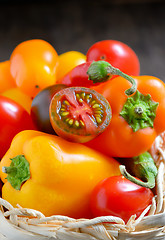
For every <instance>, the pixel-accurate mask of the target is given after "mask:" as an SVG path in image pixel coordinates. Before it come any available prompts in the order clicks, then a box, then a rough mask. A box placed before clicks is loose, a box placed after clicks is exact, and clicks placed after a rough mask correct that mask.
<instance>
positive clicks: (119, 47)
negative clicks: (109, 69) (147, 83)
mask: <svg viewBox="0 0 165 240" xmlns="http://www.w3.org/2000/svg"><path fill="white" fill-rule="evenodd" d="M99 60H105V61H107V62H109V63H110V64H112V66H113V67H116V68H119V69H120V70H121V71H122V72H124V73H126V74H128V75H134V76H137V75H139V72H140V63H139V59H138V57H137V55H136V53H135V52H134V51H133V50H132V49H131V48H130V47H129V46H128V45H126V44H124V43H122V42H120V41H116V40H103V41H100V42H96V43H95V44H93V45H92V46H91V47H90V48H89V49H88V52H87V61H99Z"/></svg>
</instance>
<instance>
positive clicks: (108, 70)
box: [87, 61, 137, 96]
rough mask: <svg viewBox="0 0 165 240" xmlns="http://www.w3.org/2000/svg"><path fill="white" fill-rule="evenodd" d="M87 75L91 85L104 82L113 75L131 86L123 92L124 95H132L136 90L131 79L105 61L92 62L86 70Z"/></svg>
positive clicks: (134, 83) (135, 85)
mask: <svg viewBox="0 0 165 240" xmlns="http://www.w3.org/2000/svg"><path fill="white" fill-rule="evenodd" d="M87 74H88V76H89V80H92V81H93V83H98V82H105V81H107V80H109V79H110V78H111V77H112V76H113V75H119V76H121V77H123V78H125V79H126V80H128V81H129V82H130V83H131V84H132V87H131V88H129V89H127V90H126V91H125V94H126V95H128V96H129V95H132V94H133V93H134V92H136V90H137V84H136V82H135V80H134V79H133V78H132V77H130V76H129V75H127V74H125V73H123V72H122V71H120V70H119V69H118V68H115V67H113V66H112V65H111V64H110V63H108V62H106V61H96V62H95V61H93V62H92V63H91V65H90V66H89V68H88V71H87Z"/></svg>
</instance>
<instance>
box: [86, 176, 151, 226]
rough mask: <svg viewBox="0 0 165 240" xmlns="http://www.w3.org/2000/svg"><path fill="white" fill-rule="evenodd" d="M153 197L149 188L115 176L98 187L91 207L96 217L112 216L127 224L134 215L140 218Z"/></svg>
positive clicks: (100, 183) (94, 191)
mask: <svg viewBox="0 0 165 240" xmlns="http://www.w3.org/2000/svg"><path fill="white" fill-rule="evenodd" d="M153 196H154V195H153V193H152V191H151V190H150V189H149V188H144V187H141V186H139V185H137V184H134V183H132V182H131V181H129V180H127V179H126V178H124V177H123V176H113V177H109V178H106V179H104V180H103V181H101V182H99V183H98V184H97V185H96V187H95V188H94V190H93V192H92V194H91V199H90V206H91V211H92V214H93V216H94V217H98V216H108V215H111V216H116V217H120V218H122V219H123V220H124V221H125V222H127V221H128V219H129V218H130V217H131V216H132V215H134V214H136V216H137V217H138V216H139V215H140V214H141V213H142V212H143V211H144V210H145V208H146V207H147V206H148V205H150V204H151V202H152V198H153Z"/></svg>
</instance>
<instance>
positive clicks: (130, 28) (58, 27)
mask: <svg viewBox="0 0 165 240" xmlns="http://www.w3.org/2000/svg"><path fill="white" fill-rule="evenodd" d="M34 38H40V39H44V40H46V41H48V42H49V43H51V44H52V45H53V47H54V48H55V49H56V51H57V52H58V54H61V53H63V52H66V51H71V50H75V51H80V52H82V53H84V54H86V52H87V50H88V48H89V47H90V46H91V45H92V44H94V43H95V42H97V41H100V40H105V39H114V40H119V41H122V42H124V43H126V44H127V45H129V46H130V47H131V48H132V49H133V50H134V51H135V52H136V54H137V55H138V57H139V60H140V64H141V74H146V75H147V74H148V75H153V76H156V77H158V78H160V79H162V80H163V81H165V1H164V0H162V1H161V0H155V1H154V0H100V1H97V0H95V1H93V0H92V1H90V0H88V1H86V0H83V1H81V0H77V1H73V0H71V1H69V0H68V1H64V0H63V1H58V0H57V1H55V0H54V1H48V0H47V1H33V2H30V1H27V3H23V1H7V0H6V1H5V0H4V1H2V0H1V1H0V61H4V60H8V59H9V58H10V55H11V53H12V51H13V50H14V48H15V47H16V45H17V44H19V43H21V42H22V41H25V40H29V39H34Z"/></svg>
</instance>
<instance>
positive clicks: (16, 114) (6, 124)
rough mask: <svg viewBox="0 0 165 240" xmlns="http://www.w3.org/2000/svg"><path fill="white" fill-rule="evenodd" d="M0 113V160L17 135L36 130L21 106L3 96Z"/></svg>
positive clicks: (0, 101)
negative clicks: (21, 132)
mask: <svg viewBox="0 0 165 240" xmlns="http://www.w3.org/2000/svg"><path fill="white" fill-rule="evenodd" d="M0 112H1V117H0V146H1V148H0V158H2V157H3V155H4V154H5V153H6V151H7V150H8V148H9V147H10V143H11V141H12V139H13V137H14V136H15V135H16V134H17V133H19V132H20V131H22V130H26V129H36V128H35V127H34V125H33V122H32V119H31V117H30V115H29V113H28V112H27V111H26V110H25V109H24V108H23V107H22V106H21V105H19V104H18V103H16V102H15V101H13V100H12V99H9V98H7V97H5V96H0Z"/></svg>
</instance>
